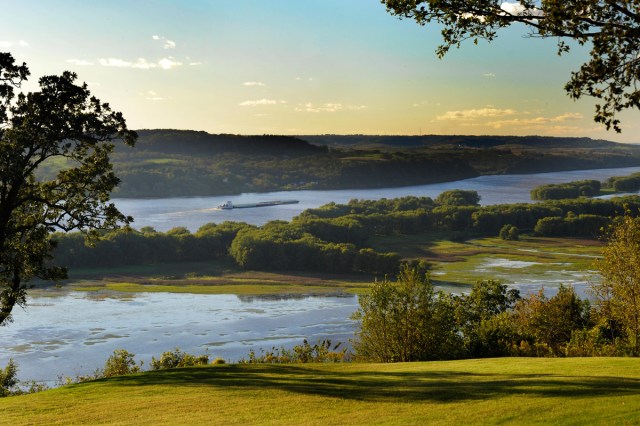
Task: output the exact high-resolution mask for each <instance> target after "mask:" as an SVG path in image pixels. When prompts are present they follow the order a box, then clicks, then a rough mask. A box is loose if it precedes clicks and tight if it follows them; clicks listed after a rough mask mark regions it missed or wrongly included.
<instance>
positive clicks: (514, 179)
mask: <svg viewBox="0 0 640 426" xmlns="http://www.w3.org/2000/svg"><path fill="white" fill-rule="evenodd" d="M639 171H640V167H628V168H623V169H598V170H577V171H571V172H557V173H538V174H531V175H492V176H480V177H476V178H472V179H465V180H458V181H454V182H445V183H435V184H429V185H417V186H403V187H397V188H378V189H343V190H335V191H334V190H332V191H312V190H309V191H278V192H267V193H246V194H241V195H225V196H216V197H185V198H154V199H141V198H130V199H125V198H120V199H115V203H116V205H117V206H118V207H119V208H120V210H121V211H122V212H123V213H125V214H127V215H130V216H133V217H134V219H135V222H134V224H133V226H134V227H135V228H137V229H140V228H142V227H144V226H152V227H154V228H155V229H156V230H157V231H163V232H164V231H168V230H169V229H171V228H173V227H176V226H185V227H187V228H188V229H189V230H191V231H192V232H195V231H197V230H198V228H199V227H200V226H202V225H204V224H205V223H210V222H214V223H220V222H224V221H225V220H231V221H236V222H247V223H251V224H254V225H263V224H265V223H266V222H268V221H270V220H291V218H293V217H294V216H296V215H298V214H299V213H300V212H302V211H303V210H306V209H309V208H315V207H320V206H322V205H324V204H327V203H330V202H335V203H339V204H340V203H347V202H348V201H349V200H351V199H353V198H357V199H367V200H379V199H381V198H398V197H405V196H408V195H413V196H418V197H432V198H435V197H437V196H438V194H440V193H441V192H443V191H448V190H451V189H465V190H474V191H478V194H480V197H481V199H480V203H481V204H483V205H489V204H507V203H530V202H531V198H530V196H529V191H531V190H532V189H533V188H535V187H536V186H538V185H543V184H548V183H560V182H570V181H574V180H582V179H596V180H600V181H603V180H606V179H607V178H609V177H611V176H626V175H629V174H631V173H636V172H639ZM290 199H294V200H298V201H299V203H298V204H285V205H280V206H271V207H261V208H253V209H233V210H218V209H216V207H217V206H219V205H221V204H223V203H224V202H226V201H232V202H233V203H234V204H242V203H257V202H260V201H274V200H290Z"/></svg>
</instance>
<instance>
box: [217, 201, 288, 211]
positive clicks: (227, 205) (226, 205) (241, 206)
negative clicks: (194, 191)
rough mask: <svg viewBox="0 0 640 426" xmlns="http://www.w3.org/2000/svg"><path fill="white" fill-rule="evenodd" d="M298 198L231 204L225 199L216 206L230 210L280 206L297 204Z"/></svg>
mask: <svg viewBox="0 0 640 426" xmlns="http://www.w3.org/2000/svg"><path fill="white" fill-rule="evenodd" d="M299 202H300V201H298V200H277V201H261V202H259V203H248V204H233V203H232V202H231V201H227V202H226V203H224V204H220V205H219V206H218V207H217V208H218V209H219V210H232V209H250V208H253V207H269V206H281V205H283V204H298V203H299Z"/></svg>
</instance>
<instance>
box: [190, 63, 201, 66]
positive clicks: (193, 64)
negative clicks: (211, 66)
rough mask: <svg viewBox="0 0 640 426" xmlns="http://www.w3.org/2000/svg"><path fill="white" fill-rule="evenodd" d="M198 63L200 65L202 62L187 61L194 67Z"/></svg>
mask: <svg viewBox="0 0 640 426" xmlns="http://www.w3.org/2000/svg"><path fill="white" fill-rule="evenodd" d="M198 65H202V62H189V66H192V67H195V66H198Z"/></svg>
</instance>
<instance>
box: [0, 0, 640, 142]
mask: <svg viewBox="0 0 640 426" xmlns="http://www.w3.org/2000/svg"><path fill="white" fill-rule="evenodd" d="M34 11H37V13H36V12H34ZM9 17H10V19H9ZM0 21H2V26H3V32H2V35H0V50H2V51H8V52H11V53H12V54H13V55H14V57H16V59H17V60H19V61H25V62H27V64H28V65H29V67H30V68H31V72H32V78H31V80H32V81H31V82H30V85H31V86H33V84H34V82H35V81H37V78H38V77H39V76H41V75H46V74H59V73H61V72H62V71H64V70H67V69H69V70H71V71H74V72H76V73H77V74H78V76H79V80H80V81H86V82H87V83H88V84H89V86H90V89H91V90H92V92H93V93H94V94H95V95H96V96H98V97H99V98H100V99H101V100H103V101H106V102H109V103H110V104H111V105H112V106H113V107H114V108H115V109H116V110H120V111H122V112H123V114H124V116H125V118H126V119H127V122H128V124H129V127H130V128H134V129H142V128H147V129H152V128H175V129H190V130H204V131H207V132H209V133H235V134H287V135H295V134H299V135H312V134H388V135H402V134H406V135H416V134H459V135H463V134H468V135H474V134H478V135H544V136H575V137H591V138H595V139H608V140H613V141H619V142H637V143H640V120H638V118H639V117H640V111H638V110H630V111H625V112H623V113H622V114H621V115H620V118H621V119H622V129H623V132H622V133H621V134H616V133H615V132H612V131H609V132H607V131H606V130H605V129H604V127H602V126H600V125H598V124H597V123H594V122H593V120H592V117H593V113H594V107H593V105H594V102H593V100H592V99H590V98H584V99H581V100H579V101H575V102H574V101H573V100H571V99H569V97H568V96H567V95H566V94H565V92H564V90H563V87H564V84H565V83H566V81H567V80H568V79H569V77H570V73H571V71H572V70H576V69H577V68H578V67H579V65H580V64H581V63H582V62H583V60H584V58H585V53H584V52H585V49H584V48H579V47H578V48H575V49H574V51H572V52H571V53H570V54H567V55H563V56H560V57H558V56H557V54H556V44H555V40H540V39H526V38H523V34H524V33H523V32H522V30H520V29H516V28H512V29H508V30H505V31H503V32H501V33H500V36H499V37H498V38H497V39H496V40H495V41H494V42H492V43H491V44H490V45H489V44H487V43H482V42H481V43H480V44H479V45H478V46H474V45H473V43H468V44H466V45H463V47H462V48H461V49H454V50H452V51H451V52H449V54H447V56H446V57H445V58H444V59H442V60H439V59H437V57H436V55H435V53H434V50H435V48H436V46H437V45H438V44H439V43H440V42H441V37H440V34H439V29H438V28H434V27H420V26H418V25H417V24H415V23H414V22H412V21H410V20H399V19H397V18H396V17H393V16H391V15H389V14H388V13H387V12H386V10H385V8H384V6H383V5H381V4H379V3H378V1H377V0H352V1H348V2H345V1H344V0H323V1H320V0H308V1H305V2H299V1H295V0H273V1H270V2H264V1H261V0H246V1H243V2H237V1H236V0H216V1H206V0H194V1H190V2H178V1H160V0H153V1H149V2H125V1H124V0H113V1H109V2H105V3H100V4H98V3H93V2H83V1H81V0H61V1H60V2H50V1H47V0H25V1H23V2H19V3H15V4H10V5H7V6H5V13H4V14H3V17H2V18H0ZM25 87H27V88H30V86H29V85H27V86H25Z"/></svg>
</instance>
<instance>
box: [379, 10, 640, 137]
mask: <svg viewBox="0 0 640 426" xmlns="http://www.w3.org/2000/svg"><path fill="white" fill-rule="evenodd" d="M382 3H383V4H385V5H386V6H387V10H388V11H389V12H391V13H392V14H394V15H398V16H400V17H406V18H412V19H415V20H416V21H417V22H418V24H420V25H425V24H428V23H430V22H437V23H440V24H442V25H443V26H444V27H443V29H442V37H443V39H444V43H443V44H442V45H441V46H440V47H439V48H438V50H437V53H438V56H440V57H442V56H443V55H444V54H445V53H446V52H447V51H448V50H449V48H451V46H456V47H459V46H460V43H462V42H463V41H465V40H468V39H472V40H473V41H474V42H476V43H477V41H478V39H486V40H488V41H491V40H493V39H494V38H495V37H496V35H497V30H498V29H500V28H504V27H508V26H510V25H511V24H523V25H525V26H527V27H528V28H529V29H530V35H531V36H532V37H558V53H559V54H561V53H565V52H568V51H569V47H570V46H569V44H568V43H567V42H566V40H570V39H571V40H575V42H577V43H578V44H580V45H588V46H590V47H591V51H590V58H589V60H588V61H587V62H586V63H584V64H583V65H582V66H581V67H580V69H579V70H577V71H575V72H572V74H571V79H570V80H569V82H568V83H567V84H566V86H565V90H566V91H567V93H568V94H569V96H571V97H572V98H574V99H578V98H580V97H582V96H583V95H586V96H592V97H594V98H596V99H598V100H599V101H598V103H597V105H596V112H595V117H594V119H595V121H596V122H600V123H603V124H604V125H605V126H606V127H607V130H608V129H610V128H613V129H615V130H616V131H617V132H620V121H619V120H618V119H617V118H616V115H617V113H618V112H620V111H622V110H623V109H626V108H639V109H640V90H639V89H638V81H639V80H640V2H638V1H637V0H627V1H625V0H622V1H616V0H567V1H558V0H519V1H513V2H506V1H502V0H426V1H419V0H382Z"/></svg>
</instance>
